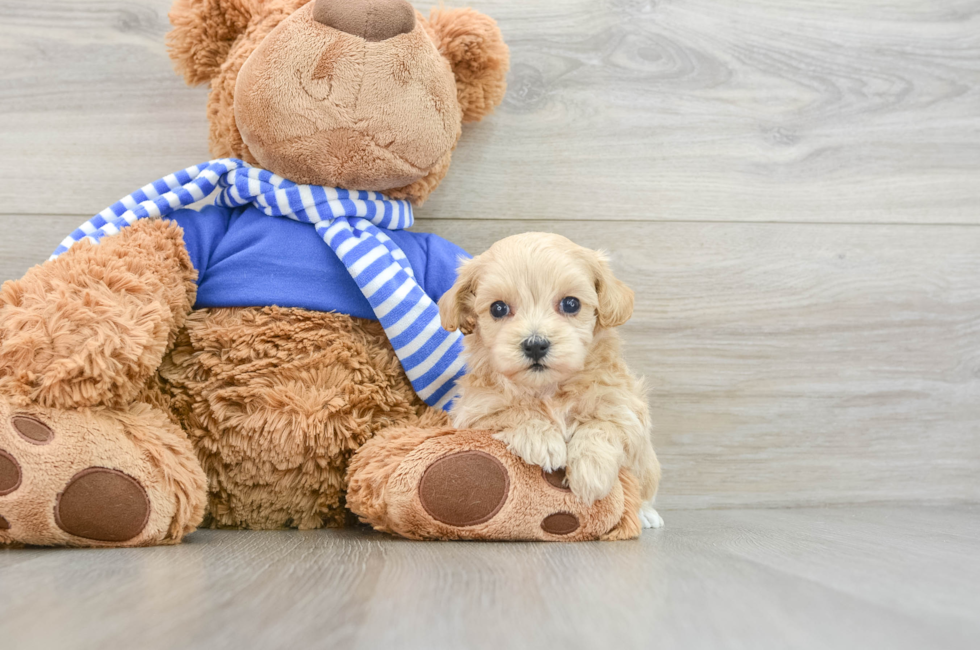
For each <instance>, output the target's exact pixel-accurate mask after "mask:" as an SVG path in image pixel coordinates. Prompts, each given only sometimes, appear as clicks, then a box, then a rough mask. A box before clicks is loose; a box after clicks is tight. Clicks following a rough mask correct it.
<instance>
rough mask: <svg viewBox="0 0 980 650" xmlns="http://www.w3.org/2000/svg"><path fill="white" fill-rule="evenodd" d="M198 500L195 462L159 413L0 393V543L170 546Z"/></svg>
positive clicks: (196, 510)
mask: <svg viewBox="0 0 980 650" xmlns="http://www.w3.org/2000/svg"><path fill="white" fill-rule="evenodd" d="M204 504H205V477H204V473H203V471H202V470H201V468H200V464H199V463H198V462H197V460H196V458H195V457H194V455H193V452H192V449H191V446H190V444H189V443H188V442H187V440H186V437H185V436H184V435H183V433H182V432H180V430H179V429H177V427H176V426H174V425H173V424H172V423H171V422H170V421H169V420H168V419H167V417H166V415H164V414H163V413H162V412H160V411H157V410H155V409H153V408H151V407H150V406H147V405H146V404H136V405H133V406H131V407H129V408H124V409H118V410H112V411H108V410H99V409H80V410H68V411H62V410H57V409H49V408H41V407H36V406H31V407H27V408H18V407H16V406H14V405H12V404H9V403H7V402H6V401H3V400H0V544H30V545H40V546H150V545H154V544H166V543H176V542H179V541H180V538H181V537H183V535H184V534H186V533H187V532H189V531H190V530H193V529H194V528H195V527H196V526H197V524H198V523H200V520H201V518H202V516H203V511H204Z"/></svg>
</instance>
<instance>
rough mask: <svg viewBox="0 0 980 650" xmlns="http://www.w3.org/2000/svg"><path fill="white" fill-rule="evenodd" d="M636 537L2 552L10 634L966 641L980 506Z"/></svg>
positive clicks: (764, 520)
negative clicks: (538, 541) (590, 540)
mask: <svg viewBox="0 0 980 650" xmlns="http://www.w3.org/2000/svg"><path fill="white" fill-rule="evenodd" d="M665 518H666V520H667V526H666V528H664V529H661V530H657V531H648V532H646V533H644V535H643V537H642V538H641V539H640V540H639V541H637V542H619V543H607V544H603V543H591V544H578V545H575V544H478V543H465V542H464V543H427V542H422V543H419V542H409V541H401V540H395V539H392V538H388V537H384V536H381V535H378V534H375V533H372V532H369V531H364V530H347V531H314V532H294V531H283V532H264V533H261V532H237V531H199V532H197V533H195V534H194V535H192V536H191V537H190V538H189V539H188V541H187V543H185V544H184V545H183V546H180V547H177V548H150V549H136V550H90V551H74V550H8V551H0V645H2V647H4V648H10V649H11V650H29V649H48V648H50V649H52V650H55V649H59V650H73V649H76V648H78V649H83V648H85V649H87V648H92V649H93V650H95V649H99V650H101V649H103V648H139V649H141V650H154V649H157V648H179V649H181V650H194V649H197V648H201V649H207V650H218V649H221V648H229V649H236V650H237V649H241V648H399V649H401V648H404V649H406V650H408V649H416V648H417V649H419V650H438V649H441V648H446V649H450V648H451V649H454V650H455V649H459V648H492V649H493V650H501V649H504V648H506V649H508V650H519V649H523V648H527V649H528V650H542V649H544V648H556V649H559V648H560V649H562V650H573V649H577V648H583V649H585V648H588V649H600V648H601V649H606V648H609V649H622V650H628V649H633V648H647V649H653V648H656V649H658V650H670V649H673V648H677V649H680V650H699V649H701V648H707V649H719V648H748V649H752V650H766V649H768V648H772V649H773V650H786V649H787V648H794V649H810V648H827V649H832V650H847V649H849V648H854V649H861V650H868V649H871V648H888V649H889V650H904V649H929V650H943V649H950V650H951V649H953V648H963V649H964V650H973V649H975V648H976V647H977V639H978V638H980V506H959V507H943V508H940V507H933V508H909V507H897V506H892V507H874V506H863V507H840V508H797V509H772V510H758V509H757V510H722V511H708V510H699V511H678V512H668V513H666V517H665Z"/></svg>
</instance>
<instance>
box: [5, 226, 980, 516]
mask: <svg viewBox="0 0 980 650" xmlns="http://www.w3.org/2000/svg"><path fill="white" fill-rule="evenodd" d="M81 219H82V218H81V217H71V218H68V217H57V218H38V219H35V220H32V221H29V222H27V223H26V224H25V226H24V227H23V228H22V229H21V231H20V233H19V236H18V239H17V243H16V245H7V244H0V254H2V255H0V260H2V263H0V272H2V275H0V278H2V279H7V278H10V277H17V276H19V275H20V274H21V273H23V272H24V270H26V269H27V268H28V267H29V266H30V265H31V264H34V263H37V262H38V261H40V260H43V259H45V258H46V256H47V255H48V254H50V251H51V250H52V248H53V247H54V246H55V245H56V244H57V242H58V241H60V240H61V239H62V237H63V236H64V234H65V233H67V232H69V231H70V230H72V229H73V228H75V227H76V226H77V225H78V223H79V222H80V220H81ZM8 220H9V219H4V218H0V231H8V232H9V231H10V230H11V228H8V227H4V225H3V222H4V221H8ZM419 228H420V229H422V230H429V231H433V232H436V233H438V234H440V235H442V236H444V237H447V238H449V239H452V240H454V241H456V242H458V243H459V244H461V245H462V246H464V247H466V248H467V249H468V250H470V251H473V252H479V251H482V250H484V249H485V248H487V247H488V246H489V245H490V244H491V243H492V242H493V241H496V240H497V239H500V238H502V237H505V236H507V235H511V234H514V233H517V232H523V231H526V230H544V231H553V232H559V233H562V234H565V235H567V236H569V237H571V238H572V239H573V240H576V241H578V242H580V243H582V244H585V245H589V246H593V247H597V248H605V249H607V250H610V251H612V252H613V254H614V266H615V268H616V269H617V272H618V274H619V275H620V277H622V278H623V279H624V280H625V281H626V282H627V283H628V284H630V285H631V286H632V287H634V289H635V290H636V292H637V296H638V298H637V309H636V313H635V314H634V317H633V320H632V321H630V322H629V323H628V324H627V325H626V326H624V327H623V328H622V332H623V335H624V337H625V340H626V349H627V351H628V356H629V360H630V363H631V365H632V366H633V368H634V369H635V370H636V371H637V372H639V373H641V374H643V375H645V376H646V378H647V383H648V387H649V391H650V398H651V403H652V407H653V418H654V422H655V425H656V432H655V443H656V447H657V450H658V453H659V455H660V457H661V460H662V462H663V464H664V481H663V485H662V488H661V493H660V497H659V501H660V503H661V505H662V507H664V508H667V509H674V508H701V507H732V506H740V505H741V506H746V505H753V504H755V505H760V504H765V505H799V504H810V505H812V504H825V503H850V502H878V501H890V502H908V501H915V502H959V501H980V479H978V477H980V436H978V435H977V431H978V426H980V424H978V423H980V344H978V342H980V281H978V278H980V255H978V254H977V253H978V251H980V228H975V227H969V226H948V227H935V226H880V225H867V226H857V225H848V226H844V225H806V224H797V225H789V224H702V223H623V222H612V223H607V224H604V225H603V227H602V228H596V227H595V226H594V225H592V224H589V223H587V222H553V221H543V222H528V221H502V220H495V221H487V222H473V221H466V220H455V221H454V220H429V221H422V222H420V224H419ZM53 231H56V232H53ZM14 249H16V250H14Z"/></svg>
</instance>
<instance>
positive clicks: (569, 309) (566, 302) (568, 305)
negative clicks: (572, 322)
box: [558, 296, 582, 316]
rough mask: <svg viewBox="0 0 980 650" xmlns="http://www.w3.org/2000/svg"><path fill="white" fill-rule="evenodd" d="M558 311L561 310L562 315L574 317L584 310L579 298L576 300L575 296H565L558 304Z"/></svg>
mask: <svg viewBox="0 0 980 650" xmlns="http://www.w3.org/2000/svg"><path fill="white" fill-rule="evenodd" d="M558 309H560V310H561V313H563V314H568V315H569V316H574V315H575V314H577V313H578V312H579V310H580V309H582V303H580V302H579V300H578V298H575V297H574V296H565V297H564V298H562V299H561V302H559V303H558Z"/></svg>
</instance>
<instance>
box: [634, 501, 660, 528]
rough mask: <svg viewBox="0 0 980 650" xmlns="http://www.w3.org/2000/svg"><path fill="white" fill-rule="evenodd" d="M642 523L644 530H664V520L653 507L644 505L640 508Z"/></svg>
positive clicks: (647, 504)
mask: <svg viewBox="0 0 980 650" xmlns="http://www.w3.org/2000/svg"><path fill="white" fill-rule="evenodd" d="M640 523H641V524H643V527H644V528H662V527H663V525H664V519H663V517H661V516H660V513H659V512H657V511H656V510H655V509H654V507H653V505H651V504H649V503H644V504H643V505H642V506H640Z"/></svg>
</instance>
